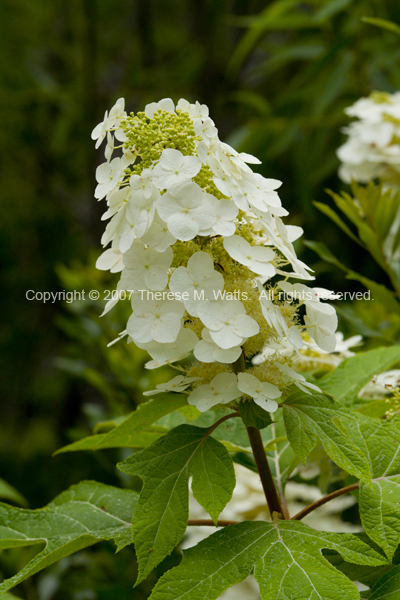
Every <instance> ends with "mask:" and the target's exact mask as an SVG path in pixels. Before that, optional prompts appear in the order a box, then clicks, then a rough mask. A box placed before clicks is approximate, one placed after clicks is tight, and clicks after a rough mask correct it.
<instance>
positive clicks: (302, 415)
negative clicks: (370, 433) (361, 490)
mask: <svg viewBox="0 0 400 600" xmlns="http://www.w3.org/2000/svg"><path fill="white" fill-rule="evenodd" d="M283 415H284V420H285V425H286V431H287V436H288V439H289V441H290V443H291V445H292V446H293V449H294V451H295V452H296V454H298V456H299V457H300V458H301V459H302V461H303V462H304V461H305V460H306V459H307V456H308V455H309V453H310V452H311V450H312V449H313V448H314V446H315V444H316V442H317V438H319V439H320V441H321V443H322V445H323V447H324V449H325V451H326V453H327V454H328V456H330V458H331V459H332V460H333V461H334V462H335V463H336V464H337V465H339V466H340V467H342V469H344V470H345V471H347V472H348V473H350V474H351V475H355V476H356V477H357V478H358V479H361V480H362V481H365V482H366V483H369V482H370V480H371V475H370V468H369V463H368V459H367V456H366V455H365V453H364V452H363V450H362V449H360V447H359V445H358V443H359V439H358V438H359V435H358V433H357V431H356V430H355V429H354V430H353V439H351V438H350V437H349V436H348V435H347V434H346V432H345V431H343V429H342V428H341V427H340V426H339V425H340V418H344V419H355V417H354V416H353V415H352V414H351V413H349V412H348V411H346V409H344V408H343V406H341V405H340V404H339V403H338V402H337V401H336V400H334V399H333V398H330V397H329V396H324V395H322V394H312V395H311V394H304V393H303V392H296V393H295V394H292V395H291V396H289V398H288V399H287V401H286V402H285V404H284V406H283Z"/></svg>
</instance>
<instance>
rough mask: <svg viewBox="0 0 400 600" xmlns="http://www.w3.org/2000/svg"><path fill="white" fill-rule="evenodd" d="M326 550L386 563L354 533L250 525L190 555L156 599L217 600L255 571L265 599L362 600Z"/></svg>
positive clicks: (214, 537)
mask: <svg viewBox="0 0 400 600" xmlns="http://www.w3.org/2000/svg"><path fill="white" fill-rule="evenodd" d="M324 548H329V549H332V550H336V551H337V552H338V553H339V554H340V555H341V556H342V557H343V558H344V559H345V560H347V561H348V562H353V563H356V564H369V565H371V566H378V565H381V564H385V562H386V561H385V559H383V558H382V557H381V556H380V555H379V554H378V553H377V552H375V550H373V549H372V548H370V547H369V546H367V545H366V544H364V543H363V542H361V541H360V540H359V539H358V538H357V537H355V536H353V535H349V534H338V533H327V532H321V531H315V530H313V529H311V528H310V527H307V525H304V524H303V523H299V522H297V521H278V522H277V523H265V522H260V521H252V522H246V521H245V522H243V523H239V524H238V525H233V526H229V527H226V528H225V529H223V530H222V531H218V532H216V533H214V534H213V535H211V536H210V537H208V538H207V539H205V540H203V541H202V542H200V543H199V544H198V545H197V546H195V547H194V548H190V549H189V550H187V551H185V552H184V557H183V560H182V562H181V564H180V565H179V566H178V567H176V568H174V569H171V571H168V573H166V574H165V575H164V576H163V577H162V578H161V579H160V580H159V581H158V583H157V585H156V586H155V588H154V590H153V593H152V595H151V596H150V599H151V600H214V599H216V598H218V597H219V596H220V594H221V593H222V592H223V591H224V590H226V589H228V588H229V587H231V586H233V585H235V584H236V583H239V582H240V581H243V579H245V578H246V577H247V576H248V575H249V574H250V573H251V572H253V569H254V576H255V578H256V580H257V582H258V584H259V587H260V594H261V598H262V600H289V598H290V600H359V593H358V590H357V588H356V586H355V585H354V584H353V583H352V582H351V581H350V580H349V579H347V577H346V576H345V575H343V574H342V573H340V572H339V571H337V570H336V569H335V568H334V567H332V566H331V565H330V564H329V562H328V561H327V560H326V559H325V558H324V557H323V556H322V554H321V550H322V549H324Z"/></svg>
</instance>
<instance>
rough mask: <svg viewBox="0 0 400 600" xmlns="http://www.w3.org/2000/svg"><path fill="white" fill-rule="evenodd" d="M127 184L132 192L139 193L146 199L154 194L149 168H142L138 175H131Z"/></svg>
mask: <svg viewBox="0 0 400 600" xmlns="http://www.w3.org/2000/svg"><path fill="white" fill-rule="evenodd" d="M129 185H130V186H131V190H132V193H133V194H135V193H139V194H140V195H143V196H144V197H145V198H146V199H148V198H150V196H152V195H153V194H154V184H153V181H152V172H151V171H150V169H143V171H142V172H141V174H140V175H131V177H130V179H129Z"/></svg>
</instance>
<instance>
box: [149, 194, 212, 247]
mask: <svg viewBox="0 0 400 600" xmlns="http://www.w3.org/2000/svg"><path fill="white" fill-rule="evenodd" d="M209 196H210V194H207V193H206V192H203V191H202V189H201V187H200V186H198V185H197V183H187V184H186V185H183V186H182V187H180V188H179V189H177V190H175V191H174V193H173V194H172V193H169V192H167V193H166V194H163V195H162V196H161V198H159V200H158V201H157V211H158V214H159V215H160V217H161V218H162V220H163V221H165V222H166V223H167V225H168V229H169V231H170V232H171V233H172V235H173V236H175V237H176V238H177V239H178V240H182V241H188V240H192V239H193V238H194V237H196V235H203V233H202V232H203V231H207V229H209V228H210V227H212V226H213V225H214V223H215V220H216V217H215V213H214V209H213V204H212V202H213V199H214V197H212V199H210V200H209V198H208V197H209Z"/></svg>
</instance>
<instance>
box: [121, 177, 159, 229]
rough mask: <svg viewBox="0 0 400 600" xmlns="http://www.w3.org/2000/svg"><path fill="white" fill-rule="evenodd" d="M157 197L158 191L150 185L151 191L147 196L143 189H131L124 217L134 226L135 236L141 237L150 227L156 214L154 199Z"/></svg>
mask: <svg viewBox="0 0 400 600" xmlns="http://www.w3.org/2000/svg"><path fill="white" fill-rule="evenodd" d="M159 197H160V192H159V191H158V189H157V188H156V187H155V186H153V187H152V193H151V195H150V196H148V197H146V194H145V193H144V192H143V190H136V191H135V190H134V191H132V193H131V196H130V198H129V203H128V206H127V208H126V217H127V220H128V221H129V223H130V224H131V225H132V226H133V227H134V229H135V234H136V236H137V237H139V238H141V237H142V236H143V235H144V234H145V233H147V231H148V230H149V228H150V227H151V224H152V223H153V220H154V217H155V215H156V200H158V198H159Z"/></svg>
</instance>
